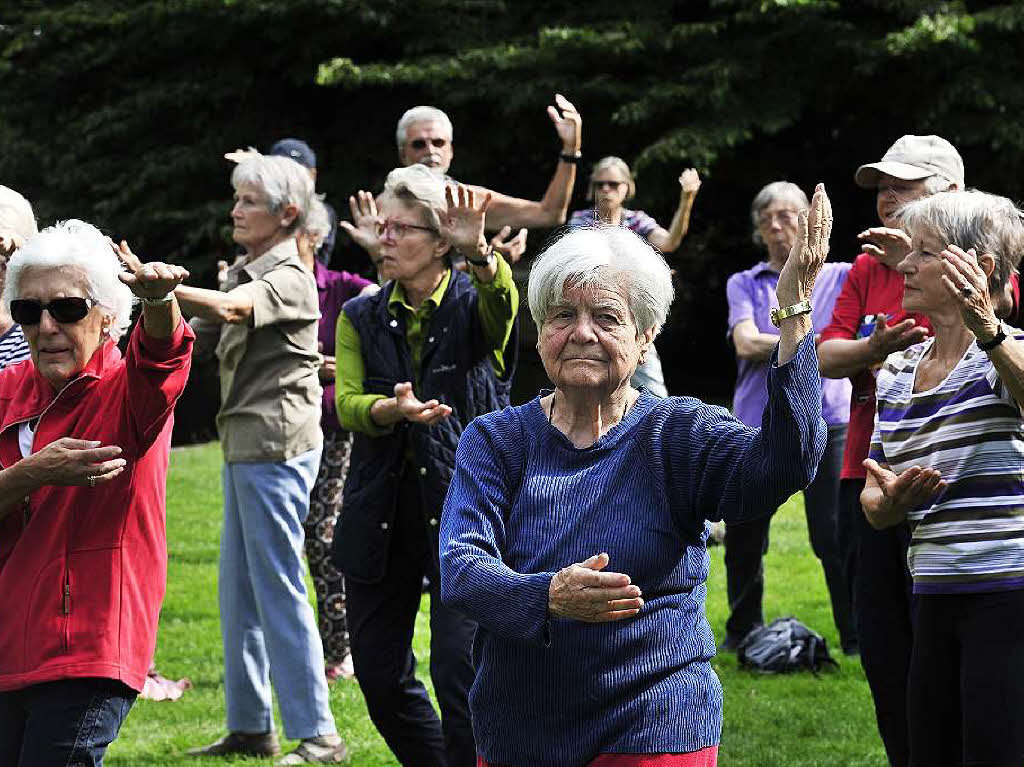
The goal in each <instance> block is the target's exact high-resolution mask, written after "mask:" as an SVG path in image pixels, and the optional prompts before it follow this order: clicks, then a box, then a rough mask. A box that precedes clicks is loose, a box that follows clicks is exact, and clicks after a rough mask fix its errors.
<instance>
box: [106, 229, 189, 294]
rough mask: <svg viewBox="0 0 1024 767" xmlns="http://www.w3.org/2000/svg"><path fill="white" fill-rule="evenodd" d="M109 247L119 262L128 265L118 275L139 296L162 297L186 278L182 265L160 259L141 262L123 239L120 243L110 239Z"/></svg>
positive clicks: (186, 272) (186, 274) (186, 271)
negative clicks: (126, 269) (125, 270)
mask: <svg viewBox="0 0 1024 767" xmlns="http://www.w3.org/2000/svg"><path fill="white" fill-rule="evenodd" d="M110 247H111V248H113V249H114V253H115V254H116V255H117V257H118V258H119V259H121V263H123V264H124V265H125V266H126V267H128V271H127V272H121V273H120V274H119V275H118V277H120V278H121V282H123V283H124V284H125V285H127V286H128V287H129V288H131V290H132V293H134V294H135V295H137V296H138V297H139V298H163V297H164V296H166V295H167V294H169V293H170V292H171V291H173V290H174V289H175V288H176V287H178V286H179V285H180V284H181V283H183V282H184V281H185V280H186V279H188V269H185V268H184V267H181V266H176V265H175V264H164V263H161V262H160V261H150V262H149V263H146V264H144V263H142V261H140V260H139V258H138V256H136V255H135V254H134V253H132V250H131V248H129V247H128V243H127V242H125V241H124V240H121V244H120V245H115V244H114V242H113V241H111V243H110Z"/></svg>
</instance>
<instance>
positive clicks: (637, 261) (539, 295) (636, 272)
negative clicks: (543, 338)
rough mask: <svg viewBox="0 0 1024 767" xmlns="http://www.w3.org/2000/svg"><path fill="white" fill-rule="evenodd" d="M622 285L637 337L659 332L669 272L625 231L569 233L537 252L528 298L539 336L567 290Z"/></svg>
mask: <svg viewBox="0 0 1024 767" xmlns="http://www.w3.org/2000/svg"><path fill="white" fill-rule="evenodd" d="M616 281H619V282H621V284H622V286H623V288H624V289H625V293H626V296H627V301H628V303H629V310H630V312H631V313H632V314H633V322H634V323H635V324H636V328H637V333H638V334H639V333H642V332H644V331H646V330H647V329H648V328H654V330H655V333H656V334H657V333H658V332H660V331H661V327H662V325H664V324H665V319H666V318H667V317H668V310H669V308H670V307H671V306H672V298H673V295H674V292H675V291H674V288H673V287H672V273H671V271H670V270H669V268H668V264H667V263H665V259H664V258H663V257H662V255H661V254H660V253H659V252H658V251H657V250H655V249H654V248H652V247H651V246H650V245H648V244H647V241H646V240H644V239H643V238H641V237H639V236H638V235H636V234H635V233H633V232H631V231H630V230H629V229H626V228H625V227H621V226H595V227H582V228H579V229H572V230H570V231H569V232H568V233H567V234H564V235H563V236H562V237H560V238H559V239H558V240H556V241H555V242H554V243H552V244H551V245H549V246H548V247H547V249H546V250H545V251H544V252H543V253H541V254H540V255H539V256H538V257H537V259H536V260H535V261H534V262H533V266H532V268H531V269H530V281H529V285H528V287H527V297H528V300H529V302H530V314H531V315H533V321H534V322H535V323H536V324H537V330H538V331H539V330H540V329H541V328H542V326H543V325H544V321H545V319H547V315H548V312H549V311H550V309H551V307H552V306H553V305H555V304H556V303H558V302H559V301H561V300H562V295H563V291H564V290H565V287H566V285H570V286H572V287H580V288H583V289H586V288H589V287H593V286H596V285H602V286H607V285H609V284H610V283H615V282H616Z"/></svg>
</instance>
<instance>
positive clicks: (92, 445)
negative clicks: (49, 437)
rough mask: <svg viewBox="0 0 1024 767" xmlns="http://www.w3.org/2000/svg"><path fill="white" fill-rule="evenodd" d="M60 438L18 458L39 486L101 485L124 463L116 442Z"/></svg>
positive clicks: (117, 471) (115, 474)
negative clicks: (109, 443)
mask: <svg viewBox="0 0 1024 767" xmlns="http://www.w3.org/2000/svg"><path fill="white" fill-rule="evenodd" d="M101 444H102V443H100V442H98V441H93V440H84V439H73V438H72V437H62V438H61V439H58V440H55V441H54V442H51V443H50V444H49V445H47V446H46V447H44V448H43V449H42V450H40V451H39V452H37V453H33V454H32V455H30V456H29V457H28V458H24V459H22V462H23V463H24V468H25V470H26V471H27V473H28V475H29V477H30V478H31V479H32V480H33V481H35V482H37V483H39V484H41V485H88V486H90V487H91V486H94V485H101V484H103V483H104V482H109V481H110V480H112V479H115V478H116V477H118V476H119V475H120V474H121V473H122V472H123V471H124V469H125V466H127V465H128V462H127V461H125V460H124V459H123V458H118V456H119V455H121V448H119V447H118V446H117V445H107V446H105V447H100V445H101Z"/></svg>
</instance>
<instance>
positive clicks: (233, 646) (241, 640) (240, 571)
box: [176, 155, 347, 764]
mask: <svg viewBox="0 0 1024 767" xmlns="http://www.w3.org/2000/svg"><path fill="white" fill-rule="evenodd" d="M231 184H232V186H233V187H234V189H235V205H234V207H233V208H232V209H231V219H232V222H233V223H234V233H233V236H234V240H235V242H236V243H238V244H239V245H241V246H242V247H243V248H244V249H245V257H244V258H243V259H241V260H239V261H236V262H235V263H234V264H233V265H232V266H231V268H230V269H229V270H228V276H227V282H226V284H225V286H224V287H225V290H224V291H217V290H204V289H202V288H191V287H185V286H182V287H180V288H178V290H177V292H176V294H177V296H178V300H179V301H181V304H182V306H183V307H184V308H185V310H186V311H187V312H188V313H189V315H190V316H193V315H198V316H199V317H202V318H204V319H207V320H213V321H215V322H220V323H222V328H221V334H220V342H219V343H218V345H217V357H218V359H219V361H220V380H221V392H222V396H221V408H220V412H219V413H218V415H217V428H218V430H219V432H220V440H221V448H222V449H223V452H224V469H223V476H222V480H223V485H224V530H223V532H222V534H221V550H220V577H219V578H218V592H219V599H220V612H221V621H220V623H221V635H222V638H223V641H224V692H225V698H226V700H227V726H228V734H227V736H225V737H223V738H221V739H220V740H218V741H217V742H215V743H212V744H211V745H209V746H205V747H202V748H197V749H193V750H192V753H195V754H201V755H207V756H226V755H230V754H248V755H255V756H270V755H273V754H276V753H278V752H279V750H280V748H279V746H278V742H277V733H276V731H275V728H274V715H273V701H272V699H271V690H270V685H271V679H273V681H274V687H275V689H276V691H277V698H278V702H279V704H280V709H281V718H282V719H283V720H284V729H285V734H286V735H287V736H288V737H289V738H292V739H297V740H300V741H301V742H300V743H299V745H298V747H297V748H296V749H295V751H293V752H292V753H290V754H288V755H287V756H286V757H284V761H283V763H284V764H302V763H305V762H340V761H342V760H343V759H344V758H345V756H346V753H347V749H346V747H345V743H344V741H342V740H341V738H340V737H339V736H338V734H337V729H336V727H335V724H334V717H333V715H332V714H331V709H330V705H329V701H328V694H327V682H326V679H325V678H324V669H323V658H324V656H323V647H322V645H321V643H320V635H319V633H318V632H317V627H316V619H315V617H314V615H313V611H312V609H311V608H310V606H309V602H308V599H307V595H306V585H305V580H304V567H303V565H302V558H301V557H302V545H303V530H302V522H303V520H304V519H305V518H306V515H307V514H308V513H309V496H310V491H311V490H312V489H313V483H314V480H315V479H316V476H317V472H318V470H319V467H320V455H321V446H322V443H323V435H322V433H321V431H320V397H321V388H320V382H319V380H318V371H319V369H320V363H321V358H320V354H319V353H318V352H317V323H318V320H319V319H320V308H319V306H318V303H317V290H316V283H315V281H314V278H313V274H312V272H311V271H310V270H308V269H306V268H305V267H304V266H303V265H302V262H301V261H300V260H299V255H298V248H297V245H296V235H297V233H299V232H300V231H302V230H303V228H304V226H305V223H306V219H307V216H308V215H309V211H310V209H311V206H312V204H313V201H314V199H315V194H314V191H313V179H312V178H311V176H310V174H309V172H308V171H307V170H306V168H304V167H303V166H302V165H299V164H298V163H297V162H295V161H294V160H292V159H290V158H286V157H277V156H269V157H267V156H262V155H254V156H249V157H243V158H242V159H241V161H240V162H239V164H238V165H237V166H235V169H234V171H233V172H232V174H231ZM271 669H273V673H272V674H271Z"/></svg>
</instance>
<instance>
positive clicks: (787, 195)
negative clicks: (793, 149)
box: [750, 181, 811, 245]
mask: <svg viewBox="0 0 1024 767" xmlns="http://www.w3.org/2000/svg"><path fill="white" fill-rule="evenodd" d="M779 200H789V201H790V202H795V203H796V204H797V205H798V206H799V207H800V208H809V207H810V205H811V204H810V202H809V201H808V200H807V195H806V194H805V193H804V190H803V189H801V188H800V187H798V186H797V185H796V184H794V183H793V182H792V181H773V182H771V183H770V184H765V185H764V186H763V187H761V191H760V192H758V193H757V194H756V195H755V196H754V201H753V202H752V203H750V225H751V227H752V228H753V230H754V233H753V240H754V244H755V245H764V241H763V240H762V239H761V227H760V226H758V223H759V218H760V216H761V211H762V210H764V209H765V208H767V207H768V206H769V205H771V204H772V203H773V202H777V201H779Z"/></svg>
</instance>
